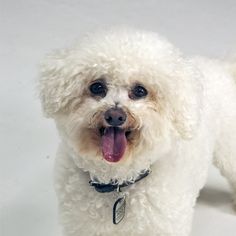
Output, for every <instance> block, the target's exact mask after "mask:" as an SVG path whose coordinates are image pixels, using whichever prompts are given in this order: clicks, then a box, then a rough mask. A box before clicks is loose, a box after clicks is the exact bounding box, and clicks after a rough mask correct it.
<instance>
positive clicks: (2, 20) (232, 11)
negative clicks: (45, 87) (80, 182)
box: [0, 0, 236, 236]
mask: <svg viewBox="0 0 236 236" xmlns="http://www.w3.org/2000/svg"><path fill="white" fill-rule="evenodd" d="M121 24H122V25H130V26H136V27H138V28H142V29H148V30H153V31H157V32H159V33H161V34H163V35H165V36H166V37H167V38H168V39H169V40H170V41H171V42H173V43H174V44H175V45H176V46H177V47H179V48H180V49H181V50H182V51H183V52H184V53H186V54H188V55H193V54H200V55H206V56H213V57H221V58H223V57H225V56H226V55H228V54H229V53H231V52H232V51H234V52H236V47H235V46H236V1H235V0H198V1H197V0H195V1H193V0H183V1H177V0H173V1H171V0H157V1H154V0H149V1H148V0H119V1H118V0H87V1H86V0H70V1H69V0H68V1H66V0H47V1H46V0H38V1H33V0H24V1H23V0H15V1H14V0H0V235H1V236H59V235H60V234H59V233H58V232H59V229H58V226H57V219H56V197H55V194H54V190H53V185H52V169H53V162H54V156H55V150H56V146H57V143H58V138H57V133H56V131H55V127H54V124H53V122H52V121H51V120H46V119H45V118H43V117H42V114H41V109H40V104H39V101H38V98H37V92H36V88H35V87H36V81H37V76H38V70H37V65H38V63H39V61H40V59H41V58H42V57H43V55H44V54H45V53H47V52H48V51H50V50H51V49H54V48H61V47H64V46H66V45H69V44H70V43H72V42H74V41H75V40H77V39H79V38H80V37H81V35H83V34H84V33H86V32H87V31H91V30H94V29H96V28H100V27H103V26H110V25H121ZM211 235H212V236H235V235H236V213H235V212H234V211H233V209H232V205H231V197H230V190H229V188H228V185H227V183H226V181H225V180H224V179H223V178H222V177H220V175H219V173H218V171H216V170H215V169H214V168H211V169H210V176H209V180H208V184H207V186H206V187H205V188H204V190H203V191H202V192H201V196H200V199H199V201H198V204H197V207H196V213H195V217H194V222H193V233H192V236H211Z"/></svg>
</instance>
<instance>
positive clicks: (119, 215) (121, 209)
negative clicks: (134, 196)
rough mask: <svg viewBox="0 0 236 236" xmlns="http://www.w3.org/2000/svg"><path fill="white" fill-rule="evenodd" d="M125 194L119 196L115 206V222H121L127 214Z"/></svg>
mask: <svg viewBox="0 0 236 236" xmlns="http://www.w3.org/2000/svg"><path fill="white" fill-rule="evenodd" d="M125 205H126V201H125V195H124V196H122V197H120V198H118V199H117V200H116V202H115V204H114V206H113V224H115V225H117V224H119V223H120V222H121V221H122V220H123V218H124V216H125Z"/></svg>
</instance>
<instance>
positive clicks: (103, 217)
mask: <svg viewBox="0 0 236 236" xmlns="http://www.w3.org/2000/svg"><path fill="white" fill-rule="evenodd" d="M235 68H236V66H235V65H233V63H228V62H221V61H216V60H208V59H204V58H199V57H198V58H186V57H184V56H183V55H182V54H181V52H180V51H179V50H178V49H176V48H175V47H173V46H172V45H171V44H170V43H169V42H167V41H166V40H165V39H163V38H162V37H160V36H159V35H157V34H155V33H150V32H143V31H136V30H132V29H115V30H110V31H103V32H99V33H97V34H92V35H90V36H88V37H86V38H85V39H84V40H83V41H82V42H81V43H80V44H79V45H76V46H74V47H72V48H70V49H66V50H61V51H57V52H54V53H53V54H51V55H49V56H48V57H47V58H46V60H45V61H44V63H43V65H42V73H41V79H40V92H41V101H42V106H43V109H44V112H45V114H46V115H47V116H48V117H52V118H53V119H55V122H56V125H57V128H58V130H59V133H60V136H61V144H60V147H59V150H58V155H57V159H56V166H55V182H56V191H57V195H58V199H59V212H60V219H61V222H62V225H63V229H64V235H65V236H83V235H86V236H93V235H96V236H99V235H101V236H107V235H109V236H111V235H112V236H115V235H119V236H120V235H122V236H124V235H129V236H132V235H133V236H137V235H151V236H153V235H157V236H167V235H168V236H186V235H189V234H190V230H191V221H192V217H193V210H194V205H195V202H196V199H197V197H198V194H199V191H200V189H201V188H202V187H203V185H204V184H205V182H206V178H207V172H208V167H209V165H210V163H211V162H214V164H215V165H216V166H217V167H219V168H220V170H221V172H222V174H223V175H224V176H226V177H227V179H228V180H229V182H230V184H231V185H232V187H233V189H234V191H235V192H236V81H235V77H236V76H233V74H234V73H235V71H236V70H235ZM234 75H235V74H234Z"/></svg>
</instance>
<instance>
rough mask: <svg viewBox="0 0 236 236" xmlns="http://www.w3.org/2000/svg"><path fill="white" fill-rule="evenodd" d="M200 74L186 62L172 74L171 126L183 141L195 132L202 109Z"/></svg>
mask: <svg viewBox="0 0 236 236" xmlns="http://www.w3.org/2000/svg"><path fill="white" fill-rule="evenodd" d="M200 76H202V75H201V74H200V72H199V71H198V69H197V68H194V67H193V66H192V65H191V64H190V63H189V62H188V61H182V66H181V65H180V66H179V67H178V71H177V72H176V73H175V74H174V78H173V80H172V82H173V83H172V88H171V96H170V97H171V98H170V100H169V103H170V107H171V119H172V123H173V126H174V127H175V129H176V130H177V131H178V133H179V134H180V135H181V137H182V138H184V139H190V138H192V137H193V136H194V134H195V133H196V131H197V128H198V125H199V122H200V116H201V107H202V96H203V88H202V86H201V82H200Z"/></svg>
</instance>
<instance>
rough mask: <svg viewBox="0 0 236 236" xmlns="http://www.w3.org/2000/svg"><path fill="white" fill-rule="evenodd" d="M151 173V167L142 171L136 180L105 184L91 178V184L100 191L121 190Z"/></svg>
mask: <svg viewBox="0 0 236 236" xmlns="http://www.w3.org/2000/svg"><path fill="white" fill-rule="evenodd" d="M150 173H151V171H150V169H148V170H144V171H141V173H140V174H139V176H138V177H137V178H136V179H135V180H132V181H125V182H124V183H122V184H118V183H117V181H112V182H110V183H108V184H104V183H100V182H98V181H93V180H90V181H89V184H90V185H91V186H93V187H94V188H95V190H96V191H97V192H99V193H109V192H112V191H115V190H116V191H120V189H121V188H123V187H127V186H129V185H131V184H134V183H136V182H138V181H140V180H141V179H143V178H145V177H146V176H148V175H149V174H150Z"/></svg>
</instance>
